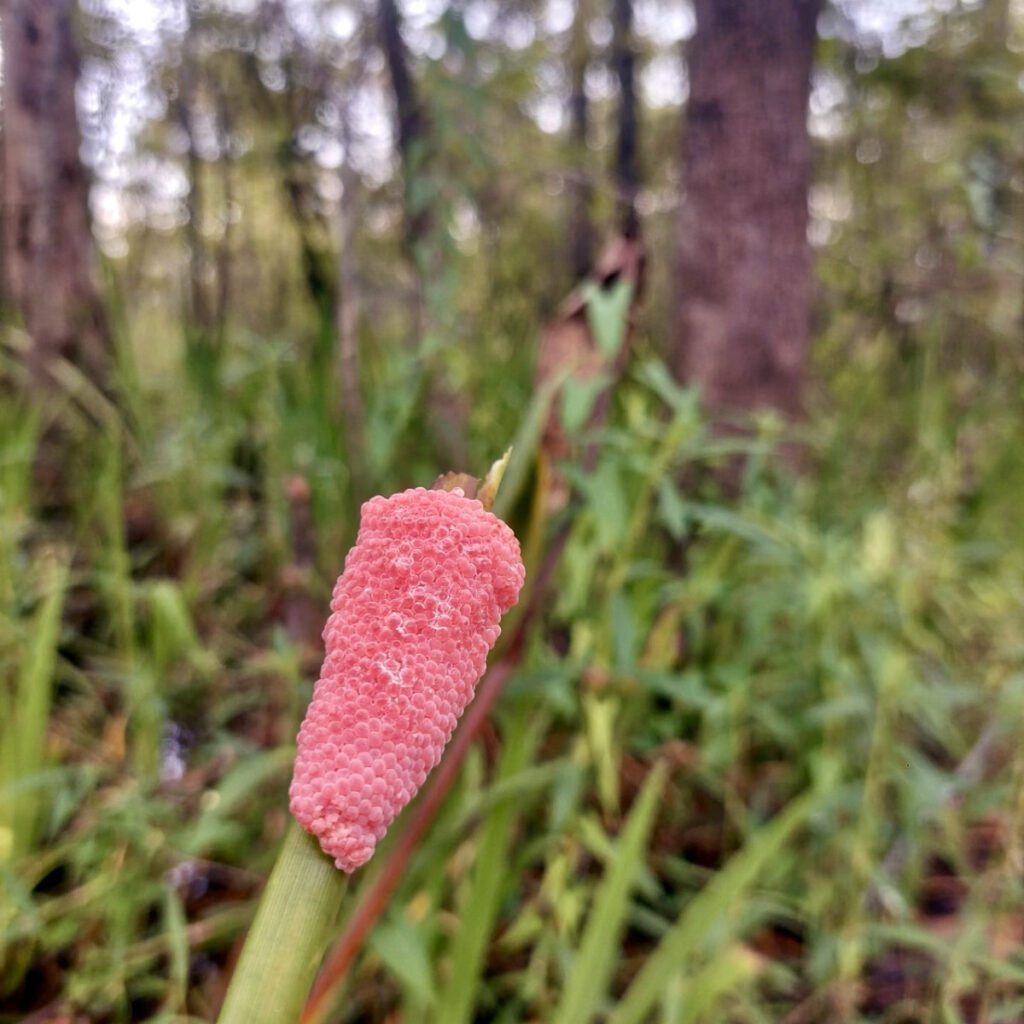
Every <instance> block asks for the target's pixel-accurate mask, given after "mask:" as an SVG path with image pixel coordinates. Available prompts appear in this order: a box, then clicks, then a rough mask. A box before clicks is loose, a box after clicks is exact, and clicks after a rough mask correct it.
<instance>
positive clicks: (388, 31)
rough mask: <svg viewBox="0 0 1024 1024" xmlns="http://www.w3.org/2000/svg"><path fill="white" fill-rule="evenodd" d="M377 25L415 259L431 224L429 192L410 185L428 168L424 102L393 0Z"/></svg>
mask: <svg viewBox="0 0 1024 1024" xmlns="http://www.w3.org/2000/svg"><path fill="white" fill-rule="evenodd" d="M377 28H378V32H379V34H380V45H381V49H382V50H383V52H384V59H385V61H386V62H387V66H388V74H389V76H390V78H391V90H392V93H393V94H394V98H395V127H396V132H395V134H396V137H397V142H398V154H399V156H400V157H401V160H402V175H403V177H404V179H405V220H406V232H407V235H408V246H409V250H410V252H411V253H412V254H413V259H414V260H415V259H417V258H418V257H419V254H418V253H417V249H418V248H419V247H420V246H421V245H422V244H423V243H424V241H426V239H427V238H428V236H429V234H430V230H431V226H432V224H431V212H432V211H431V209H430V202H429V196H428V197H427V199H424V200H420V199H417V198H416V191H417V190H416V189H414V188H413V184H414V182H415V180H416V178H417V177H418V176H419V175H420V174H423V173H425V172H426V170H427V164H428V154H427V147H428V139H427V131H426V118H425V117H424V114H423V106H422V104H421V102H420V97H419V92H418V90H417V88H416V81H415V79H414V78H413V77H412V72H411V71H410V70H409V58H408V54H407V53H406V49H405V41H404V40H403V39H402V15H401V12H400V11H399V9H398V4H397V3H396V0H380V2H379V4H378V6H377Z"/></svg>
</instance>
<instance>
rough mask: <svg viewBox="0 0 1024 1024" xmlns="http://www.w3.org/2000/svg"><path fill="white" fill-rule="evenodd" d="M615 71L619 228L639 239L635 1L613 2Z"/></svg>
mask: <svg viewBox="0 0 1024 1024" xmlns="http://www.w3.org/2000/svg"><path fill="white" fill-rule="evenodd" d="M612 69H613V71H614V72H615V77H616V79H617V80H618V83H619V109H618V136H617V138H616V143H615V186H616V190H617V192H618V203H619V210H620V213H619V227H620V230H621V231H622V233H623V234H624V235H625V236H626V237H627V238H636V236H637V234H638V232H639V228H640V221H639V219H638V218H637V212H636V194H637V190H638V188H639V184H640V176H639V171H638V170H637V103H636V45H635V41H634V39H633V0H612Z"/></svg>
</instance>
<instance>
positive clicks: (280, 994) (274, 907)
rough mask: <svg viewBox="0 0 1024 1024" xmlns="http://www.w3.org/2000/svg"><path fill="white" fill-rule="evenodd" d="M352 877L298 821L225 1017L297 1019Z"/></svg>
mask: <svg viewBox="0 0 1024 1024" xmlns="http://www.w3.org/2000/svg"><path fill="white" fill-rule="evenodd" d="M347 885H348V876H347V875H346V874H345V873H344V872H342V871H339V870H338V868H336V867H335V866H334V863H333V862H332V861H331V859H330V858H329V857H327V856H326V855H325V854H324V853H323V852H322V851H321V850H320V847H319V845H318V844H317V841H316V840H315V839H314V838H313V837H312V836H310V835H308V834H307V833H306V832H304V831H303V830H302V829H301V828H300V827H299V826H298V825H297V824H296V823H295V822H292V823H291V826H290V827H289V829H288V834H287V836H285V840H284V845H283V846H282V847H281V852H280V853H279V854H278V857H277V863H276V864H275V865H274V870H273V871H272V872H271V874H270V879H269V880H268V882H267V886H266V888H265V889H264V890H263V896H262V897H261V899H260V905H259V909H258V910H257V911H256V918H255V920H254V921H253V923H252V928H251V929H250V930H249V934H248V936H247V937H246V940H245V946H244V947H243V949H242V955H241V957H240V958H239V960H238V966H237V967H236V968H235V972H234V974H233V975H232V978H231V984H230V985H229V987H228V992H227V996H226V997H225V999H224V1006H223V1007H222V1008H221V1012H220V1016H219V1017H218V1018H217V1021H218V1024H293V1022H295V1021H297V1020H298V1019H299V1015H300V1014H301V1013H302V1007H303V1004H304V1003H305V1001H306V997H307V996H308V995H309V989H310V986H311V985H312V984H313V978H314V976H315V974H316V971H317V968H318V967H319V966H320V961H321V959H322V958H323V955H324V950H325V949H326V948H327V943H328V941H329V939H330V937H331V931H332V929H333V927H334V924H335V922H336V920H337V917H338V910H339V908H340V907H341V900H342V897H343V896H344V894H345V889H346V888H347Z"/></svg>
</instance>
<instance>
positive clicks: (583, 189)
mask: <svg viewBox="0 0 1024 1024" xmlns="http://www.w3.org/2000/svg"><path fill="white" fill-rule="evenodd" d="M587 14H588V11H587V2H586V0H577V3H576V17H575V19H574V20H573V26H572V37H571V38H570V40H569V78H570V83H571V84H570V92H569V146H570V152H571V159H572V179H571V182H570V185H569V197H570V203H571V207H570V210H569V261H570V263H571V265H572V272H573V280H574V281H582V280H583V278H585V277H586V276H587V274H589V273H590V268H591V264H592V262H593V258H594V257H593V253H594V225H593V221H592V219H591V213H590V211H591V205H592V203H593V198H594V184H593V182H592V181H591V177H590V162H591V161H590V159H589V152H588V149H587V136H588V135H589V133H590V102H589V99H588V97H587V65H588V64H589V57H590V42H589V39H588V38H587V27H588V18H587Z"/></svg>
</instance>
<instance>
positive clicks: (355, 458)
mask: <svg viewBox="0 0 1024 1024" xmlns="http://www.w3.org/2000/svg"><path fill="white" fill-rule="evenodd" d="M341 117H342V124H341V134H342V145H343V146H344V149H345V156H344V159H343V161H342V164H341V204H340V207H341V208H340V210H339V218H338V220H339V223H338V227H339V230H340V236H341V237H340V252H339V255H338V287H337V289H336V293H335V294H336V301H335V318H336V323H337V331H338V380H339V384H340V386H341V401H342V412H343V415H344V418H345V437H346V440H347V442H348V456H349V465H350V467H351V473H352V482H353V485H354V487H355V490H356V492H357V495H358V497H359V498H360V499H362V498H364V497H365V496H366V485H367V480H366V464H365V453H366V448H365V442H364V435H363V393H362V388H361V385H360V381H359V317H360V314H361V311H362V304H361V301H360V299H361V295H360V291H359V260H358V256H357V254H356V227H357V225H358V221H359V215H358V201H359V200H358V191H359V174H358V173H357V171H356V169H355V168H354V167H353V166H352V119H351V112H350V110H349V105H348V100H347V98H346V99H345V100H343V101H342V113H341Z"/></svg>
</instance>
